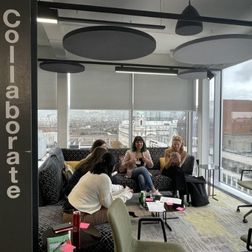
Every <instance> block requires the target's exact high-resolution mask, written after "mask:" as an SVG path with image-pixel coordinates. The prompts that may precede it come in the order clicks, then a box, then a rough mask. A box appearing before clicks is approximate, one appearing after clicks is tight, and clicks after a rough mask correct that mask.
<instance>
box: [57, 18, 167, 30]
mask: <svg viewBox="0 0 252 252" xmlns="http://www.w3.org/2000/svg"><path fill="white" fill-rule="evenodd" d="M58 20H59V21H62V22H76V23H87V24H102V25H105V24H106V25H114V26H126V27H136V28H144V29H156V30H164V29H165V25H155V24H141V23H129V22H119V21H107V20H99V19H86V18H73V17H60V16H59V17H58Z"/></svg>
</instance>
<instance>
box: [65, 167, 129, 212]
mask: <svg viewBox="0 0 252 252" xmlns="http://www.w3.org/2000/svg"><path fill="white" fill-rule="evenodd" d="M117 197H120V198H122V199H123V200H124V201H126V199H128V198H131V197H132V194H131V193H130V192H129V191H128V189H123V186H121V185H112V182H111V179H110V178H109V176H108V175H107V174H105V173H102V174H93V173H90V172H87V173H86V174H85V175H84V176H82V177H81V178H80V180H79V182H78V183H77V184H76V185H75V187H74V188H73V189H72V191H71V192H70V194H69V195H68V200H69V202H70V204H71V205H72V206H73V207H75V208H76V209H78V210H79V211H81V212H85V213H89V214H92V213H95V212H97V211H98V210H100V209H101V207H102V206H103V207H105V208H109V206H110V205H111V203H112V201H113V199H115V198H117Z"/></svg>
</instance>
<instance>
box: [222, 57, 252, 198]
mask: <svg viewBox="0 0 252 252" xmlns="http://www.w3.org/2000/svg"><path fill="white" fill-rule="evenodd" d="M251 68H252V61H251V60H250V61H247V62H244V63H241V64H238V65H236V66H232V67H229V68H227V69H225V70H223V122H222V123H223V131H222V142H223V144H222V167H223V169H222V170H221V174H220V175H221V177H220V180H221V182H223V183H225V184H228V185H229V186H232V187H236V188H237V189H239V190H240V187H238V186H237V183H235V181H237V179H238V178H240V171H241V169H252V151H251V141H252V131H251V129H252V86H251V81H252V73H251ZM225 177H227V178H228V179H225ZM250 194H251V192H250Z"/></svg>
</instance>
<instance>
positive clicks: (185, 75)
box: [178, 69, 207, 80]
mask: <svg viewBox="0 0 252 252" xmlns="http://www.w3.org/2000/svg"><path fill="white" fill-rule="evenodd" d="M178 77H179V78H181V79H186V80H196V79H207V71H206V70H201V69H198V70H197V69H190V70H179V72H178Z"/></svg>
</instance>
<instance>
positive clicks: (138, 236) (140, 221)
mask: <svg viewBox="0 0 252 252" xmlns="http://www.w3.org/2000/svg"><path fill="white" fill-rule="evenodd" d="M145 221H151V222H153V221H155V222H160V223H161V227H162V231H163V236H164V241H165V242H167V237H166V232H165V227H164V222H163V220H162V219H161V218H160V217H143V218H140V219H139V220H138V233H137V239H138V240H140V236H141V227H142V222H145Z"/></svg>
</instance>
